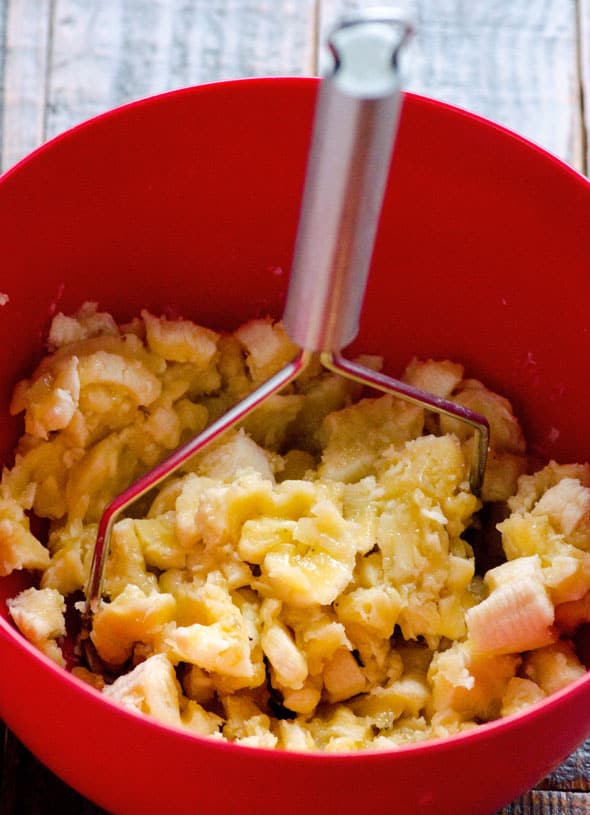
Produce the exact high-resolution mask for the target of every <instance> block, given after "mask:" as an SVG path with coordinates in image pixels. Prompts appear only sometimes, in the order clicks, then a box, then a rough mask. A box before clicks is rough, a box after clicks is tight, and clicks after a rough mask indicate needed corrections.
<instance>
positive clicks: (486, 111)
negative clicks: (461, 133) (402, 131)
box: [319, 0, 588, 167]
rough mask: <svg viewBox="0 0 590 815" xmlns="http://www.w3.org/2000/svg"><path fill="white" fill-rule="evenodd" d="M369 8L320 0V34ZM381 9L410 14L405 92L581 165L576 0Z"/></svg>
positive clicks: (455, 0)
mask: <svg viewBox="0 0 590 815" xmlns="http://www.w3.org/2000/svg"><path fill="white" fill-rule="evenodd" d="M584 1H585V2H586V3H587V2H588V0H584ZM368 5H371V3H370V0H323V1H322V6H321V18H320V25H319V33H320V37H322V38H323V37H324V36H325V32H326V30H327V28H328V27H329V26H330V25H331V24H332V23H333V21H334V20H335V19H337V17H338V16H339V15H340V14H342V13H349V12H351V11H352V10H354V9H356V8H359V7H361V8H362V7H366V6H368ZM381 5H385V6H387V5H392V6H395V7H402V8H406V9H408V8H409V9H413V10H414V16H415V19H416V22H417V28H418V33H417V35H416V37H415V40H414V44H413V46H412V49H411V53H410V54H409V55H408V58H407V60H406V64H407V76H408V80H407V87H408V89H409V90H413V91H416V92H418V93H423V94H426V95H427V96H433V97H435V98H438V99H441V100H443V101H445V102H450V103H452V104H455V105H458V106H460V107H463V108H467V109H469V110H472V111H474V112H475V113H479V114H481V115H483V116H486V117H488V118H490V119H493V120H495V121H497V122H499V123H501V124H503V125H505V126H506V127H509V128H511V129H512V130H515V131H517V132H518V133H521V134H522V135H524V136H526V137H528V138H530V139H532V140H533V141H536V142H538V143H539V144H541V145H542V146H544V147H546V148H547V149H549V150H551V151H552V152H554V153H555V154H557V155H558V156H560V157H561V158H563V159H565V160H566V161H569V162H571V163H573V164H574V165H575V166H577V167H581V166H582V151H581V132H582V120H581V115H580V105H579V75H578V61H577V52H576V35H577V26H576V0H511V2H506V1H505V0H488V2H471V3H466V2H463V0H413V2H412V0H401V2H399V1H398V2H394V3H393V2H390V3H381Z"/></svg>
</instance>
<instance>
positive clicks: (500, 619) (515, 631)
mask: <svg viewBox="0 0 590 815" xmlns="http://www.w3.org/2000/svg"><path fill="white" fill-rule="evenodd" d="M485 582H486V584H487V586H488V587H489V588H490V594H489V596H488V597H487V598H486V599H485V600H484V601H483V602H481V603H479V605H477V606H474V607H473V608H471V609H469V611H468V612H467V613H466V615H465V617H466V622H467V630H468V638H469V640H470V642H471V643H472V646H473V647H474V649H475V650H476V651H478V652H482V653H487V654H513V653H518V652H519V651H530V650H532V649H533V648H541V647H542V646H544V645H549V644H550V643H552V642H553V641H554V640H555V638H556V634H555V631H554V629H553V621H554V618H555V610H554V607H553V603H552V602H551V599H550V597H549V594H548V592H547V589H546V588H545V585H544V582H543V572H542V570H541V564H540V561H539V558H538V556H537V555H533V556H531V557H528V558H519V559H518V560H513V561H509V562H508V563H503V564H502V565H501V566H497V567H496V568H495V569H491V570H490V571H489V572H488V573H487V574H486V577H485Z"/></svg>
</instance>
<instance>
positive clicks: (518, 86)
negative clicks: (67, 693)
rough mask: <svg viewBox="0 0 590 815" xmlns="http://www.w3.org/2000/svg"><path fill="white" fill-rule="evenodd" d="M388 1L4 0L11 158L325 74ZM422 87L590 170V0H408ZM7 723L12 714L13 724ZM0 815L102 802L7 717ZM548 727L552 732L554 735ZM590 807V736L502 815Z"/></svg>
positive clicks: (415, 74)
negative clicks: (41, 755)
mask: <svg viewBox="0 0 590 815" xmlns="http://www.w3.org/2000/svg"><path fill="white" fill-rule="evenodd" d="M366 5H382V6H383V5H385V6H387V5H390V3H388V2H387V0H380V2H379V3H367V2H364V1H363V0H0V168H1V169H3V170H6V169H8V168H9V167H11V166H12V165H14V164H15V163H16V162H17V161H18V160H20V159H21V158H22V157H23V156H25V155H26V154H28V153H29V152H31V151H32V150H33V149H35V148H36V147H38V146H39V145H40V144H42V143H43V142H44V141H46V140H47V139H49V138H51V137H53V136H55V135H57V134H58V133H61V132H62V131H64V130H66V129H67V128H69V127H71V126H72V125H75V124H77V123H78V122H80V121H82V120H84V119H87V118H89V117H91V116H94V115H96V114H98V113H101V112H103V111H106V110H109V109H110V108H113V107H115V106H117V105H120V104H124V103H126V102H129V101H131V100H134V99H137V98H140V97H144V96H148V95H151V94H154V93H159V92H161V91H166V90H170V89H173V88H178V87H184V86H187V85H192V84H197V83H201V82H209V81H214V80H218V79H229V78H235V77H240V76H260V75H306V74H317V73H319V72H320V71H321V70H322V69H323V67H324V66H325V64H326V55H325V52H324V50H323V49H322V47H321V43H323V42H324V39H325V36H326V33H327V31H328V30H329V27H330V25H331V24H332V23H333V21H334V20H335V19H336V18H337V17H338V16H339V15H341V14H343V13H347V12H350V11H352V10H353V9H355V8H358V7H359V6H366ZM395 5H396V6H398V7H402V8H404V9H406V10H409V11H410V12H411V13H412V15H413V16H414V18H415V20H416V23H417V26H418V34H417V36H416V38H415V41H414V44H413V46H412V49H411V53H410V54H409V55H408V57H407V59H406V61H405V67H406V74H407V77H408V80H407V87H408V88H409V89H410V90H414V91H417V92H419V93H424V94H426V95H429V96H433V97H436V98H438V99H442V100H444V101H447V102H450V103H453V104H456V105H459V106H461V107H464V108H467V109H469V110H472V111H474V112H476V113H479V114H481V115H484V116H487V117H489V118H491V119H493V120H495V121H497V122H499V123H501V124H503V125H505V126H507V127H509V128H511V129H513V130H515V131H517V132H519V133H521V134H522V135H524V136H526V137H527V138H529V139H532V140H533V141H535V142H537V143H539V144H541V145H542V146H543V147H545V148H547V149H549V150H550V151H552V152H553V153H555V154H556V155H558V156H559V157H561V158H562V159H563V160H565V161H567V162H569V163H571V164H572V165H573V166H574V167H576V168H577V169H579V170H580V171H582V172H584V173H586V172H587V171H588V167H589V162H588V155H589V154H588V141H589V140H588V136H587V133H588V129H589V128H590V0H399V2H397V3H395ZM0 727H1V726H0ZM3 732H4V736H3V738H4V742H3V743H4V747H3V750H2V759H1V761H2V763H1V764H0V779H1V782H0V815H21V813H22V814H23V815H24V813H31V814H35V815H37V814H38V815H41V813H77V814H78V813H79V814H80V815H99V813H100V810H98V809H97V808H96V807H94V806H93V805H92V804H90V803H89V802H86V801H84V799H82V798H81V797H80V796H79V795H77V793H75V792H73V791H72V790H70V789H68V788H67V787H66V786H65V785H64V784H62V783H61V782H60V781H59V780H58V779H56V778H55V777H54V776H53V775H52V774H51V773H50V772H49V771H48V770H46V769H45V768H44V767H42V766H41V765H39V764H38V762H36V760H35V759H34V758H33V757H32V756H31V755H30V754H29V753H28V751H27V750H26V749H25V748H24V747H23V746H22V745H20V744H19V742H18V741H17V740H16V739H15V738H14V736H12V735H11V734H10V733H8V732H7V731H3ZM548 737H549V734H548ZM558 813H559V815H565V813H568V815H583V814H584V815H586V814H589V815H590V742H589V743H587V744H586V746H585V747H583V748H580V750H578V751H577V752H576V753H575V754H574V755H573V756H572V757H571V758H570V759H568V761H566V762H565V763H564V764H563V765H562V766H561V767H560V768H559V769H558V770H557V771H556V772H555V773H553V774H552V775H551V776H549V777H548V778H547V779H545V780H544V781H543V782H542V783H541V784H540V785H539V787H538V789H536V790H532V791H530V792H529V793H527V794H526V795H524V796H523V797H522V798H520V799H519V800H518V801H516V802H514V803H513V804H512V805H511V806H509V807H506V808H504V809H503V810H502V815H557V814H558Z"/></svg>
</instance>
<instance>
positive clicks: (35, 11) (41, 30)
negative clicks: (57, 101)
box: [0, 0, 51, 168]
mask: <svg viewBox="0 0 590 815" xmlns="http://www.w3.org/2000/svg"><path fill="white" fill-rule="evenodd" d="M0 8H1V9H2V12H0V26H1V27H0V37H1V38H2V39H1V41H2V42H4V41H5V42H6V47H5V50H4V60H3V83H2V87H3V93H2V108H1V110H2V145H1V150H2V167H3V168H6V167H10V166H12V165H13V164H14V163H15V162H16V161H18V160H19V159H20V158H22V157H23V156H25V155H27V153H30V152H31V150H34V149H35V148H36V147H38V146H39V145H40V144H41V142H42V141H43V140H44V126H45V110H46V109H45V91H46V83H47V67H48V53H49V36H50V17H51V3H49V2H47V3H44V2H40V0H19V2H14V1H13V2H10V3H8V4H7V3H3V4H1V5H0Z"/></svg>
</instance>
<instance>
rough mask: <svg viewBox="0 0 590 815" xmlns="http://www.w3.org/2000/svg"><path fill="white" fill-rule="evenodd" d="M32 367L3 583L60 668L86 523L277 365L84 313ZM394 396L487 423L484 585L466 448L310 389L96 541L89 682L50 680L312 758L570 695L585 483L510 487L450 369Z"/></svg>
mask: <svg viewBox="0 0 590 815" xmlns="http://www.w3.org/2000/svg"><path fill="white" fill-rule="evenodd" d="M49 350H50V353H49V354H48V355H47V356H46V357H45V358H44V359H43V360H42V362H41V363H40V365H39V366H38V368H37V370H36V371H35V372H34V374H33V376H32V377H31V378H30V379H28V380H25V381H23V382H20V383H19V384H18V385H17V386H16V389H15V392H14V397H13V401H12V405H11V412H12V413H14V414H17V413H21V412H23V413H24V422H25V433H24V435H23V436H22V438H21V440H20V442H19V445H18V448H17V452H16V459H15V463H14V466H13V467H12V468H11V469H6V470H5V471H4V473H3V476H2V481H1V485H0V574H1V575H6V574H9V573H10V572H12V571H13V570H15V569H29V570H32V571H34V572H36V573H38V574H39V583H38V587H34V588H29V589H27V590H26V591H24V592H22V593H21V594H20V595H18V596H17V597H16V598H14V599H13V600H11V601H9V607H10V613H11V615H12V618H13V620H14V622H15V623H16V625H17V626H18V627H19V629H20V630H21V631H22V632H23V634H24V635H25V636H26V637H27V638H28V639H29V640H31V641H32V642H34V643H35V644H36V645H37V646H38V647H39V648H40V649H41V650H42V651H43V652H44V653H46V654H47V655H48V656H49V657H50V658H52V659H53V660H55V661H56V662H58V663H59V664H61V665H64V666H65V665H66V659H65V657H64V656H63V652H62V648H61V645H62V643H63V641H64V637H65V636H66V623H65V620H66V616H65V615H66V605H67V604H70V605H71V604H73V603H74V602H75V601H76V600H79V599H80V596H81V595H80V592H81V591H82V590H83V588H84V586H85V582H86V578H87V574H88V570H89V565H90V559H91V556H92V550H93V545H94V540H95V535H96V530H97V522H98V520H99V518H100V515H101V513H102V511H103V509H104V508H105V506H106V505H107V504H108V503H109V501H110V500H111V499H112V498H114V497H115V496H116V495H117V494H118V493H119V492H121V491H122V490H123V489H124V488H125V487H126V486H127V485H128V484H129V483H130V482H131V481H132V480H134V479H135V478H137V477H138V476H140V475H141V474H142V473H144V472H145V471H146V470H148V469H149V468H150V467H152V466H153V465H155V464H156V463H157V462H158V461H159V460H161V459H162V458H163V457H164V456H165V455H166V454H167V453H168V452H169V451H171V450H173V449H174V448H176V447H177V446H178V445H179V444H181V443H183V442H184V441H186V440H187V439H188V438H189V437H192V436H194V435H195V434H196V433H198V432H200V431H201V430H202V429H203V428H204V427H205V426H206V425H207V424H208V423H210V422H211V421H212V420H214V419H215V418H217V417H218V416H220V415H221V414H222V413H223V412H224V411H225V410H227V408H228V407H229V406H231V405H232V404H235V403H236V402H237V401H238V400H239V399H241V398H243V397H244V396H245V395H246V394H247V393H248V392H249V391H251V390H252V389H253V388H254V387H255V386H256V385H258V384H259V383H260V382H262V381H263V380H264V379H266V378H267V377H268V376H269V375H271V374H272V373H273V372H274V371H276V370H277V369H278V368H279V367H281V366H282V365H283V364H285V363H286V362H287V361H288V360H289V359H291V358H292V357H293V356H294V354H295V350H296V349H295V348H294V346H293V345H292V343H291V342H290V340H289V339H288V338H287V336H286V335H285V333H284V331H283V330H282V328H281V325H280V324H278V323H273V322H272V321H271V320H255V321H252V322H249V323H247V324H246V325H244V326H242V327H241V328H239V329H238V330H237V331H236V332H234V334H232V335H224V336H222V335H219V334H217V333H215V332H213V331H211V330H208V329H206V328H202V327H200V326H197V325H195V324H193V323H191V322H188V321H185V320H168V319H165V318H157V317H155V316H153V315H151V314H149V313H147V312H144V313H143V314H142V315H141V318H137V319H135V320H133V321H132V322H131V323H129V324H127V325H122V326H118V325H117V324H116V323H115V321H114V320H113V318H112V317H111V316H110V315H109V314H105V313H101V312H98V311H97V309H96V305H95V304H86V305H85V306H84V307H83V308H82V309H81V310H80V312H79V313H78V314H77V315H76V316H74V317H69V316H65V315H63V314H59V315H57V316H56V317H55V318H54V320H53V324H52V326H51V330H50V334H49ZM362 361H363V362H364V364H365V365H371V366H373V367H378V366H379V365H380V360H379V359H378V358H375V357H364V358H363V359H362ZM403 378H404V379H405V380H406V381H408V382H410V383H411V384H413V385H416V386H417V387H420V388H422V389H424V390H428V391H431V392H433V393H436V394H437V395H439V396H442V397H445V398H452V399H453V400H454V401H456V402H459V403H461V404H463V405H465V406H467V407H470V408H472V409H475V410H477V411H479V412H481V413H483V414H485V415H486V416H487V418H488V420H489V422H490V425H491V443H492V449H491V453H490V460H489V464H488V468H487V473H486V479H485V483H484V488H483V492H482V500H483V502H484V504H490V502H494V503H493V506H494V507H495V510H496V514H497V510H498V507H504V508H505V512H504V513H503V515H502V517H503V520H502V521H501V523H499V524H498V529H499V531H500V534H501V536H502V547H503V555H502V556H501V557H499V558H496V560H495V561H494V562H491V563H489V564H488V565H489V566H490V568H488V569H487V571H485V573H480V574H478V573H476V562H475V557H474V551H473V548H472V546H471V545H470V543H469V542H468V539H470V540H471V539H472V537H470V536H472V535H473V534H474V531H475V532H478V530H479V531H481V530H480V527H481V525H482V521H481V518H482V513H481V512H480V510H482V502H481V501H480V500H479V499H477V498H476V497H474V496H473V495H472V494H471V492H470V490H469V483H468V465H469V461H470V458H471V445H472V444H473V440H472V438H471V437H470V434H469V433H468V432H466V428H465V427H464V426H463V425H461V424H460V423H458V422H456V421H453V420H451V419H448V418H438V417H434V416H432V415H431V414H425V412H424V411H423V410H422V408H419V407H417V406H414V405H410V404H407V403H405V402H402V401H399V400H396V399H394V398H392V397H391V396H378V397H372V398H366V397H365V398H363V394H362V393H361V392H360V389H359V387H358V386H357V385H355V384H352V383H350V382H348V381H346V380H344V379H342V378H339V377H337V376H335V375H333V374H331V373H328V372H326V371H324V370H323V369H321V368H320V367H319V365H315V364H312V365H311V368H310V369H308V370H307V371H306V372H305V374H304V375H302V376H301V377H300V378H299V379H298V380H297V381H296V382H295V383H294V384H293V385H291V386H290V387H289V388H288V389H287V390H286V391H284V392H283V393H281V394H280V395H275V396H273V397H271V398H270V399H269V400H268V401H267V402H266V403H265V404H264V405H262V406H261V407H260V408H259V409H258V410H257V411H256V412H255V413H254V414H253V415H252V416H251V417H249V418H248V419H246V420H245V421H244V422H243V424H242V426H241V427H240V429H239V430H233V431H230V432H228V433H227V434H226V435H225V436H224V437H223V439H222V440H221V441H219V442H217V443H216V444H215V445H213V446H211V447H208V448H206V449H205V450H204V451H203V452H201V453H200V454H199V455H198V456H196V457H195V458H194V459H193V460H192V461H191V462H190V464H189V465H187V466H186V467H185V469H184V471H183V472H182V473H181V474H179V475H177V476H175V477H173V478H171V479H169V480H168V482H166V483H165V484H164V486H163V487H162V488H161V489H160V490H159V491H158V493H157V494H156V495H152V496H151V497H150V501H149V502H147V503H145V504H144V506H141V507H139V508H138V511H137V512H134V517H127V518H124V519H123V520H120V521H119V522H118V523H117V524H116V526H115V528H114V533H113V537H112V544H111V551H110V557H109V561H108V565H107V570H106V581H105V596H104V602H103V604H102V607H101V608H100V610H99V611H98V612H97V614H96V615H95V618H94V626H93V631H92V633H91V640H92V643H93V646H94V648H95V650H96V654H97V657H98V659H99V661H100V663H101V664H102V666H103V669H102V670H101V671H95V672H91V671H90V670H89V669H88V667H85V666H83V665H81V664H79V662H80V660H78V661H76V659H74V660H72V659H68V663H67V667H68V668H69V669H71V670H73V672H74V673H75V674H77V675H78V676H79V677H80V678H81V679H83V680H85V681H88V682H90V683H91V684H93V685H94V686H95V687H97V688H99V689H100V690H102V692H103V693H104V694H105V695H106V696H108V697H109V698H111V699H114V700H117V701H119V702H120V703H122V704H124V705H127V706H129V707H131V708H133V709H136V710H139V711H142V712H144V713H148V714H150V715H153V716H155V717H156V718H158V719H159V720H161V721H163V722H166V723H168V724H172V725H180V726H184V727H187V728H189V729H191V730H192V731H194V732H195V733H198V734H201V735H205V736H211V737H214V738H218V739H228V740H230V741H234V742H238V743H240V744H246V745H253V746H257V747H278V748H283V749H292V750H326V751H342V750H354V749H363V748H372V749H387V748H391V747H393V746H395V745H399V744H403V743H406V742H410V741H416V740H422V739H426V738H432V737H436V736H441V735H447V734H452V733H455V732H458V731H460V730H463V729H466V728H471V727H473V726H475V725H476V724H477V723H480V722H482V721H488V720H490V719H494V718H497V717H498V716H503V715H506V714H509V713H512V712H515V711H517V710H520V709H521V708H523V707H525V706H526V705H529V704H531V703H532V702H535V701H537V700H539V699H541V698H543V697H544V696H545V695H546V694H548V693H551V692H553V691H554V690H556V689H558V688H560V687H562V686H564V685H565V684H567V683H569V682H571V681H572V680H574V679H575V678H577V677H578V676H581V675H582V674H583V673H584V671H585V668H584V666H583V665H582V664H581V662H580V660H579V659H578V656H577V655H576V651H575V648H574V646H573V644H572V635H573V634H574V633H575V631H576V629H577V628H578V626H579V625H580V624H581V623H582V622H585V621H587V620H589V619H590V467H589V466H588V465H578V464H573V465H568V466H560V465H558V464H556V463H554V462H552V463H550V464H548V465H547V466H546V467H544V468H543V469H541V470H540V471H538V472H536V473H535V474H533V475H526V474H525V473H526V472H527V469H528V462H527V457H526V452H525V441H524V437H523V434H522V431H521V429H520V426H519V423H518V421H517V419H516V418H515V417H514V415H513V413H512V409H511V406H510V404H509V402H508V401H507V400H506V399H504V398H503V397H501V396H499V395H497V394H495V393H492V392H491V391H489V390H488V389H487V388H486V387H485V386H484V385H482V384H481V383H480V382H478V381H476V380H473V379H467V378H465V376H464V371H463V368H462V366H461V365H458V364H456V363H452V362H447V361H444V362H435V361H426V362H420V361H418V360H413V361H412V362H411V363H410V364H409V366H408V368H407V369H406V371H405V374H404V377H403ZM485 512H486V510H485V509H484V513H485ZM31 514H33V515H35V516H37V517H39V518H45V519H49V533H48V537H47V542H46V544H45V543H42V542H41V541H40V540H39V539H38V538H37V537H36V536H35V535H34V534H33V532H32V531H31V528H30V525H29V516H30V515H31ZM466 533H467V534H466ZM480 537H481V534H480ZM479 545H480V546H483V545H484V544H483V543H480V544H479ZM488 560H490V553H489V552H488ZM478 571H479V572H481V570H480V569H478Z"/></svg>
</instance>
